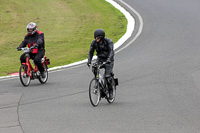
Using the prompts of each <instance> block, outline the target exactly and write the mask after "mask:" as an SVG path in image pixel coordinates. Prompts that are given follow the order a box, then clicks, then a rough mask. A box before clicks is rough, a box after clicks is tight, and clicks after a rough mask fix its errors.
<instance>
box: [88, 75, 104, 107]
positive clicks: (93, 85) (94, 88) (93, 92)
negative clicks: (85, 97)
mask: <svg viewBox="0 0 200 133" xmlns="http://www.w3.org/2000/svg"><path fill="white" fill-rule="evenodd" d="M89 97H90V102H91V104H92V105H93V106H94V107H96V106H97V105H98V104H99V101H100V100H101V92H100V87H99V82H98V80H96V79H95V78H94V79H92V80H91V82H90V86H89Z"/></svg>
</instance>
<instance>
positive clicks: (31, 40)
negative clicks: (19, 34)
mask: <svg viewBox="0 0 200 133" xmlns="http://www.w3.org/2000/svg"><path fill="white" fill-rule="evenodd" d="M36 43H37V44H38V48H37V49H33V53H37V52H38V50H39V49H45V41H44V33H43V32H41V31H36V32H35V33H34V34H33V35H28V34H26V36H25V37H24V40H23V41H22V43H21V44H20V45H19V46H20V47H26V45H28V47H29V48H30V47H31V46H34V45H35V44H36Z"/></svg>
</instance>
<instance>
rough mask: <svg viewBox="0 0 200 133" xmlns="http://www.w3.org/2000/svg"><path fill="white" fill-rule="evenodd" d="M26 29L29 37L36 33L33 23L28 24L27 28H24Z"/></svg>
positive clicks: (35, 25)
mask: <svg viewBox="0 0 200 133" xmlns="http://www.w3.org/2000/svg"><path fill="white" fill-rule="evenodd" d="M26 29H27V33H28V34H29V35H33V34H34V33H35V32H36V31H37V24H36V23H34V22H30V23H29V24H28V25H27V26H26ZM30 29H32V31H30Z"/></svg>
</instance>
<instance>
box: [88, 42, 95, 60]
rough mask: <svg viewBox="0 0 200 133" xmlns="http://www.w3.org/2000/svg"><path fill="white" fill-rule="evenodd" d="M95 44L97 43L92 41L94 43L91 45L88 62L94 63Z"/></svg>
mask: <svg viewBox="0 0 200 133" xmlns="http://www.w3.org/2000/svg"><path fill="white" fill-rule="evenodd" d="M94 42H95V41H92V43H91V45H90V51H89V54H88V62H91V61H92V57H93V54H94Z"/></svg>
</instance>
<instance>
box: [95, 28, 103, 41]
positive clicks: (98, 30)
mask: <svg viewBox="0 0 200 133" xmlns="http://www.w3.org/2000/svg"><path fill="white" fill-rule="evenodd" d="M97 36H98V37H100V38H101V39H103V38H105V32H104V30H102V29H96V30H95V31H94V39H96V37H97Z"/></svg>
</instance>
